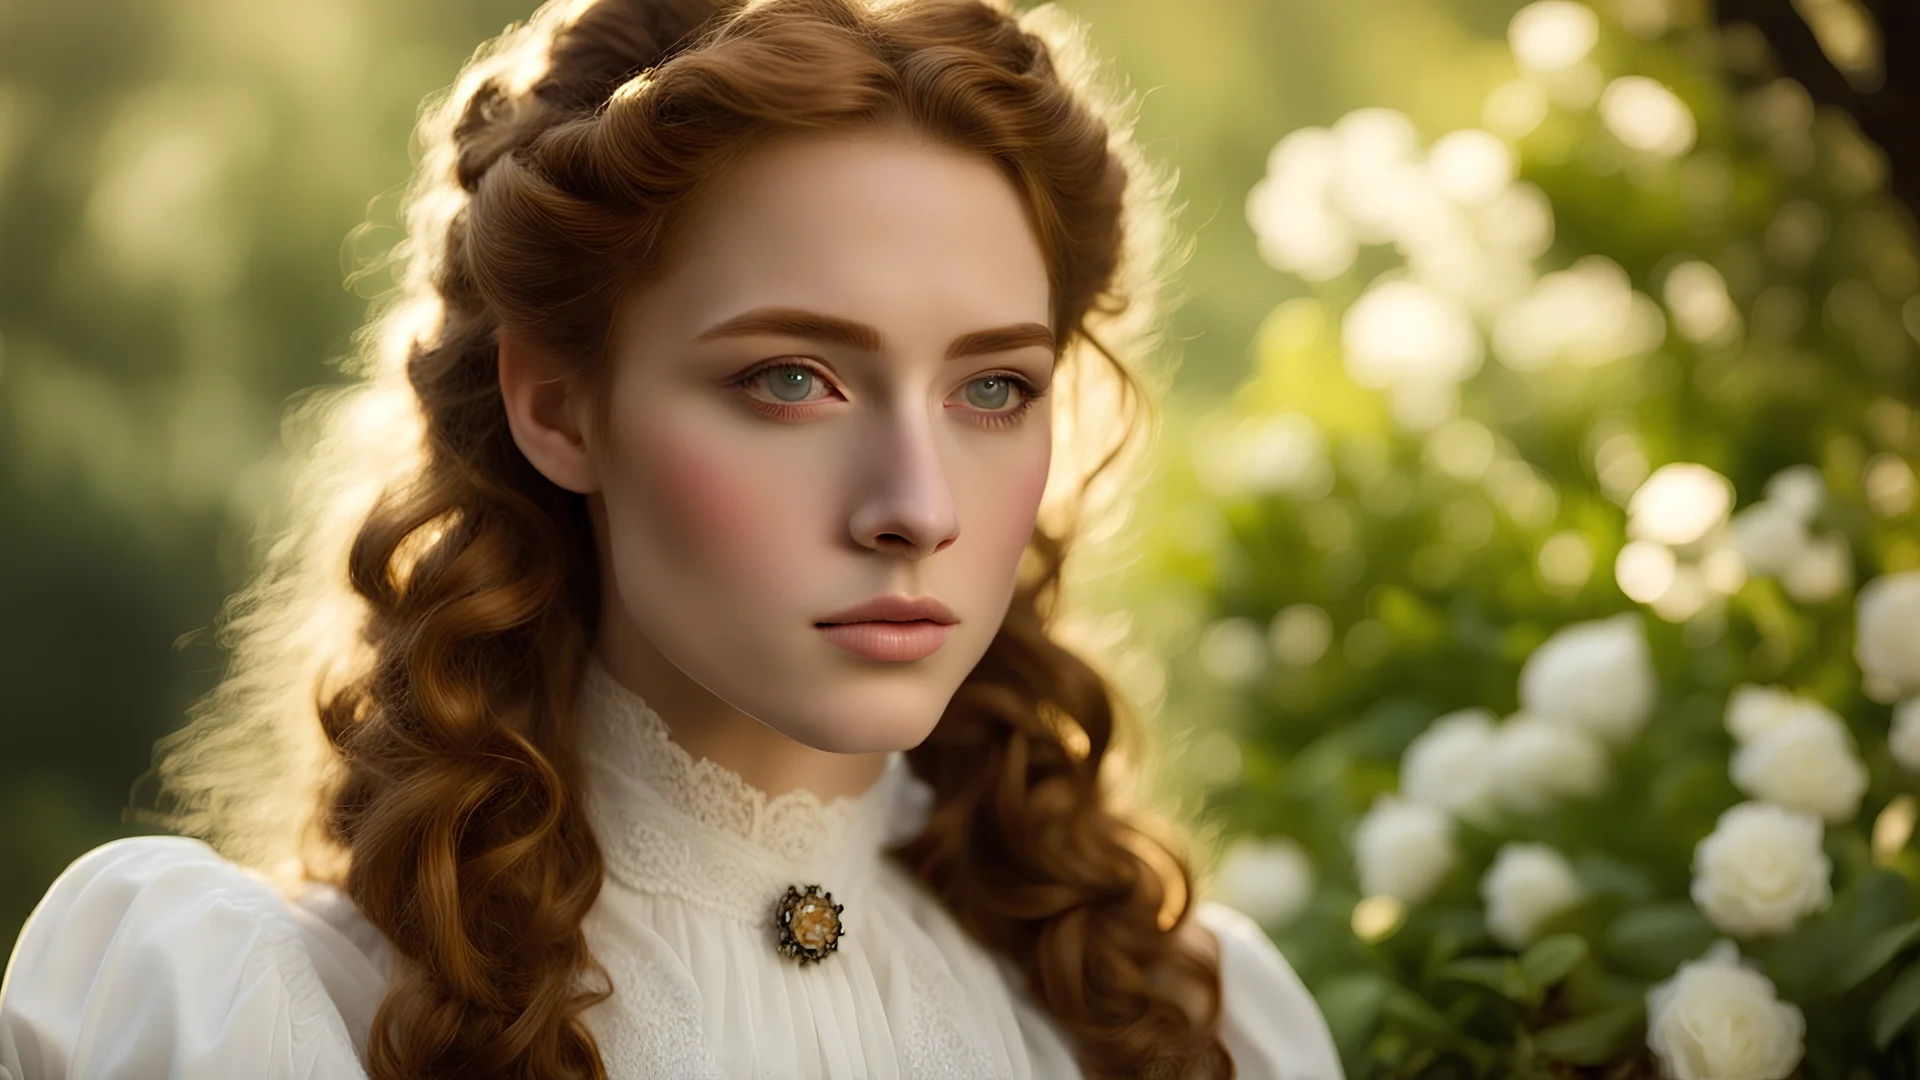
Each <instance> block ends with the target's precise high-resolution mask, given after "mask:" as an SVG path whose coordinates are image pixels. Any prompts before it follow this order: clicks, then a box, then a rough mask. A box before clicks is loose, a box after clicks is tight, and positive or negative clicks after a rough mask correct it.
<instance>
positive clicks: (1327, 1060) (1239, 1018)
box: [1194, 900, 1344, 1080]
mask: <svg viewBox="0 0 1920 1080" xmlns="http://www.w3.org/2000/svg"><path fill="white" fill-rule="evenodd" d="M1194 914H1195V916H1196V917H1197V918H1198V919H1199V922H1200V925H1202V926H1205V927H1206V928H1207V929H1209V930H1212V931H1213V933H1214V936H1215V937H1217V938H1219V939H1220V989H1221V1003H1220V1006H1221V1017H1220V1040H1221V1042H1223V1043H1225V1044H1226V1047H1227V1052H1228V1053H1229V1054H1232V1055H1233V1064H1234V1074H1235V1075H1236V1076H1238V1077H1240V1078H1241V1080H1344V1074H1343V1073H1342V1072H1341V1069H1340V1054H1339V1052H1338V1051H1336V1050H1335V1049H1334V1047H1333V1035H1332V1033H1331V1032H1329V1031H1328V1030H1327V1020H1326V1017H1325V1016H1323V1015H1322V1014H1321V1012H1320V1006H1319V1004H1318V1003H1316V1002H1315V1001H1314V1000H1313V995H1312V994H1310V993H1308V992H1307V988H1306V986H1305V985H1304V984H1302V983H1301V982H1300V977H1299V976H1298V975H1296V974H1294V971H1293V966H1292V965H1291V964H1289V963H1287V960H1286V957H1284V956H1282V955H1280V950H1279V949H1277V948H1275V947H1274V945H1273V941H1272V940H1271V939H1269V938H1268V937H1267V935H1266V932H1265V931H1263V930H1261V929H1260V927H1259V925H1258V924H1257V923H1255V922H1254V921H1253V920H1252V919H1249V918H1247V917H1246V916H1245V915H1242V914H1241V913H1240V912H1238V911H1235V910H1234V909H1233V908H1230V907H1228V906H1226V905H1225V904H1221V903H1219V902H1217V901H1211V900H1206V901H1202V902H1201V903H1200V905H1199V907H1198V908H1196V909H1195V912H1194Z"/></svg>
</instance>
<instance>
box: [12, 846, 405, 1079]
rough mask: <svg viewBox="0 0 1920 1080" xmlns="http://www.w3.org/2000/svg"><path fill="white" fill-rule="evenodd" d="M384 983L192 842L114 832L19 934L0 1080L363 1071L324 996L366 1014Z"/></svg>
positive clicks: (338, 1009) (316, 925) (339, 1075)
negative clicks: (116, 835) (117, 836)
mask: <svg viewBox="0 0 1920 1080" xmlns="http://www.w3.org/2000/svg"><path fill="white" fill-rule="evenodd" d="M383 983H384V973H383V972H381V971H380V970H379V969H378V967H377V966H376V965H375V964H373V963H372V962H371V961H370V960H369V958H368V957H367V956H366V955H365V953H364V952H363V951H362V949H361V948H360V947H359V946H358V945H356V944H354V943H353V942H352V941H351V940H350V939H349V938H348V937H347V936H346V935H344V934H342V933H340V932H339V931H338V930H337V929H335V928H334V927H332V926H331V925H329V924H328V923H327V922H326V921H324V920H323V919H320V918H317V917H315V916H314V915H312V914H311V913H309V912H306V911H304V910H303V909H301V908H300V907H298V906H296V905H293V904H290V903H289V902H288V901H286V900H285V899H283V898H282V897H281V896H280V894H279V893H278V892H276V891H275V890H274V889H273V888H272V886H270V885H268V884H267V883H266V882H265V881H263V880H261V879H259V878H257V877H255V876H254V875H252V874H249V873H247V872H245V871H243V870H241V869H240V868H238V867H237V866H235V865H234V864H232V863H230V862H228V861H226V860H225V859H223V858H221V857H220V856H219V855H218V854H217V853H215V852H214V851H213V849H212V848H209V847H208V846H207V845H205V844H203V843H201V842H200V841H198V840H190V839H186V838H183V837H171V836H142V837H133V838H129V839H125V840H116V841H114V842H112V843H109V844H105V845H102V846H101V847H98V848H95V849H94V850H92V851H90V852H88V853H87V854H85V855H83V856H81V857H80V858H79V859H78V860H76V861H75V862H74V863H73V865H71V866H69V867H68V868H67V870H66V871H65V872H64V873H63V874H61V875H60V877H59V879H58V880H56V881H55V882H54V883H53V886H52V887H51V888H50V889H49V890H48V891H47V894H46V896H45V897H44V898H43V899H42V900H41V901H40V904H39V906H38V907H36V908H35V909H34V911H33V914H32V915H31V916H30V917H29V918H28V919H27V924H26V926H25V927H24V928H23V929H22V930H21V932H20V940H19V943H18V944H17V945H16V946H15V948H14V952H13V957H12V959H11V960H10V961H9V963H8V965H7V972H6V978H5V982H4V983H0V1080H154V1078H159V1077H169V1078H174V1080H201V1078H207V1080H213V1078H221V1080H225V1078H229V1077H232V1078H238V1077H248V1078H260V1080H365V1077H366V1074H365V1072H364V1071H363V1070H362V1069H361V1067H360V1064H359V1057H358V1054H357V1053H356V1050H355V1043H354V1038H353V1036H352V1034H350V1030H349V1020H348V1018H347V1017H346V1016H343V1014H342V1006H341V1004H338V1003H337V1001H338V1002H348V1003H350V1006H349V1008H348V1013H349V1014H350V1015H351V1017H352V1018H353V1020H354V1021H355V1022H356V1023H359V1022H364V1021H365V1020H366V1019H367V1018H368V1017H370V1011H369V1010H370V1006H371V1004H374V1003H377V1002H378V1001H379V1000H380V997H381V994H380V992H379V991H380V988H381V986H382V985H383ZM362 1038H364V1032H362Z"/></svg>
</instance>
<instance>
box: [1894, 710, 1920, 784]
mask: <svg viewBox="0 0 1920 1080" xmlns="http://www.w3.org/2000/svg"><path fill="white" fill-rule="evenodd" d="M1887 749H1889V750H1892V751H1893V760H1895V761H1897V762H1899V763H1900V767H1901V768H1903V769H1907V770H1910V771H1912V772H1920V697H1910V698H1908V699H1907V700H1905V701H1903V702H1901V703H1900V704H1898V705H1895V706H1894V707H1893V729H1892V730H1891V731H1889V732H1888V733H1887Z"/></svg>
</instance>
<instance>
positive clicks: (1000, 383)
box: [967, 375, 1013, 412]
mask: <svg viewBox="0 0 1920 1080" xmlns="http://www.w3.org/2000/svg"><path fill="white" fill-rule="evenodd" d="M981 383H994V384H996V386H997V388H998V390H999V391H1000V393H999V395H998V397H997V398H996V399H995V400H992V401H980V400H978V399H975V400H973V401H972V402H971V404H973V405H976V406H978V407H980V408H982V409H986V410H988V411H989V412H991V411H994V410H997V409H1001V408H1004V407H1005V406H1006V404H1007V394H1008V392H1009V391H1011V390H1012V389H1013V384H1012V382H1011V381H1010V380H1007V379H1004V378H1001V377H1000V376H998V375H988V376H986V377H984V378H979V379H975V380H973V381H972V382H970V383H968V384H967V385H968V386H969V387H973V386H979V385H980V384H981Z"/></svg>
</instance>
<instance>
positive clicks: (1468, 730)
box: [1400, 709, 1495, 825]
mask: <svg viewBox="0 0 1920 1080" xmlns="http://www.w3.org/2000/svg"><path fill="white" fill-rule="evenodd" d="M1494 739H1495V736H1494V720H1493V714H1492V713H1490V712H1488V711H1487V710H1485V709H1460V710H1457V711H1455V712H1450V713H1448V714H1446V715H1445V716H1442V717H1439V718H1437V719H1435V720H1434V721H1433V723H1431V724H1428V725H1427V730H1425V731H1423V732H1421V733H1420V734H1419V735H1418V736H1417V737H1415V739H1414V740H1413V742H1412V743H1410V744H1408V746H1407V752H1406V753H1405V754H1404V755H1403V756H1402V757H1401V758H1400V793H1401V794H1402V795H1404V796H1406V797H1407V798H1408V799H1411V800H1413V801H1414V802H1417V803H1425V804H1426V805H1428V806H1431V807H1435V808H1437V809H1440V810H1445V811H1446V812H1447V813H1449V814H1452V815H1453V816H1454V817H1456V818H1459V819H1461V820H1463V821H1471V822H1475V823H1477V824H1483V825H1484V824H1489V823H1491V822H1492V820H1493V819H1494V817H1495V813H1494V799H1493V781H1494V766H1493V744H1494Z"/></svg>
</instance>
